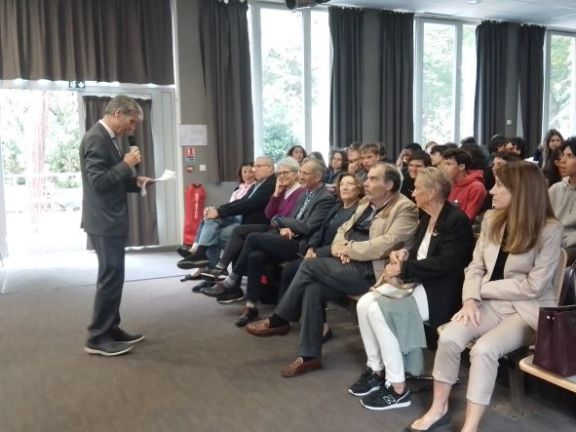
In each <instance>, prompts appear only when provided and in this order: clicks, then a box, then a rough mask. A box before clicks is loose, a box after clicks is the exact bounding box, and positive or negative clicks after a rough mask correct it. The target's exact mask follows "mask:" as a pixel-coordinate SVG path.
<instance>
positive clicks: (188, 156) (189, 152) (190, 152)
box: [184, 147, 196, 163]
mask: <svg viewBox="0 0 576 432" xmlns="http://www.w3.org/2000/svg"><path fill="white" fill-rule="evenodd" d="M184 161H185V162H186V163H193V162H195V161H196V149H195V148H194V147H184Z"/></svg>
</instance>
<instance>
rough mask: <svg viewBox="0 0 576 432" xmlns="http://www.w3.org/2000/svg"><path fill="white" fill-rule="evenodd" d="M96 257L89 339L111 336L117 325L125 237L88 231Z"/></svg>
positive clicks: (93, 340)
mask: <svg viewBox="0 0 576 432" xmlns="http://www.w3.org/2000/svg"><path fill="white" fill-rule="evenodd" d="M88 237H89V238H90V242H91V243H92V246H93V247H94V250H95V251H96V256H97V257H98V279H97V282H96V297H95V299H94V312H93V315H92V323H91V324H90V326H89V327H88V343H91V344H98V343H103V342H108V341H110V340H111V333H112V332H113V331H114V330H115V329H117V328H118V326H119V325H120V302H121V300H122V289H123V286H124V258H125V250H124V248H125V247H126V238H125V237H123V236H122V237H104V236H97V235H92V234H89V235H88Z"/></svg>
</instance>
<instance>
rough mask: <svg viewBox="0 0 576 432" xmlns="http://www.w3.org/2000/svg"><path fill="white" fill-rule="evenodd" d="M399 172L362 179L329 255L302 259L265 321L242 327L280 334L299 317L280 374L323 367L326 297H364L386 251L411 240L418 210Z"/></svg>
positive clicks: (390, 168) (386, 167)
mask: <svg viewBox="0 0 576 432" xmlns="http://www.w3.org/2000/svg"><path fill="white" fill-rule="evenodd" d="M400 182H401V176H400V172H399V171H398V169H397V168H396V167H395V166H394V165H391V164H377V165H376V166H375V167H373V168H371V169H370V171H369V173H368V179H367V180H366V182H365V183H364V188H365V193H366V196H365V197H364V199H363V200H362V201H361V203H360V205H358V208H357V209H356V212H355V213H354V215H353V216H352V218H350V219H349V220H348V221H347V222H346V223H344V224H343V225H342V226H341V227H340V228H338V231H337V234H336V237H335V238H334V241H333V243H332V247H331V255H332V256H331V257H316V258H312V259H307V260H304V261H303V262H302V264H301V265H300V268H299V269H298V272H297V273H296V276H295V277H294V280H293V281H292V283H291V284H290V286H289V288H288V290H287V291H286V293H285V294H284V296H283V297H282V299H281V300H280V303H279V304H278V306H277V307H276V309H275V311H274V313H273V314H272V315H271V316H270V317H269V318H267V319H264V320H261V321H257V322H254V323H251V324H248V326H246V329H247V331H248V332H249V333H251V334H253V335H256V336H273V335H284V334H287V333H288V332H289V330H290V321H293V322H297V321H299V320H300V319H301V320H302V321H301V326H300V348H299V352H298V357H297V358H296V360H294V361H293V362H292V363H290V364H289V365H288V366H287V367H286V368H285V369H284V370H283V371H282V376H284V377H294V376H297V375H300V374H302V373H305V372H307V371H310V370H314V369H318V368H321V367H322V361H321V358H320V354H321V351H322V329H323V322H324V317H323V309H324V305H325V304H326V302H327V301H329V300H341V299H342V298H346V296H347V295H362V294H364V293H365V292H366V291H367V290H368V288H369V287H371V286H372V285H374V282H376V279H377V278H378V277H379V276H380V275H381V273H382V271H383V269H384V266H385V263H386V259H387V258H388V256H389V254H390V252H391V251H392V250H394V249H397V248H398V247H401V246H402V245H408V244H411V242H412V240H413V236H414V233H415V231H416V226H417V223H418V210H417V209H416V206H415V205H414V204H413V203H412V202H411V201H410V200H409V199H408V198H406V197H405V196H403V195H401V194H400V193H399V189H400Z"/></svg>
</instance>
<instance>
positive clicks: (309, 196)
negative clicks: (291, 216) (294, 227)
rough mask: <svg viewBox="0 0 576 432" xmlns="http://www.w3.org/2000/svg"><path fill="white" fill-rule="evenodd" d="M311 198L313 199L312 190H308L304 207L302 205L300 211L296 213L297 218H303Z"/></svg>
mask: <svg viewBox="0 0 576 432" xmlns="http://www.w3.org/2000/svg"><path fill="white" fill-rule="evenodd" d="M311 199H312V192H306V198H304V202H303V203H302V207H300V210H298V213H297V214H296V219H301V218H302V216H303V215H304V212H305V211H306V207H307V206H308V203H309V202H310V200H311Z"/></svg>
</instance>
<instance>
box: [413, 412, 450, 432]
mask: <svg viewBox="0 0 576 432" xmlns="http://www.w3.org/2000/svg"><path fill="white" fill-rule="evenodd" d="M449 423H450V414H449V413H448V411H446V413H445V414H444V415H443V416H442V417H440V418H439V419H438V420H436V421H435V422H434V423H432V424H431V425H430V426H428V429H416V428H413V427H412V426H408V427H407V428H406V429H404V432H425V431H432V430H435V429H438V428H439V427H442V426H446V425H448V424H449Z"/></svg>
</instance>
